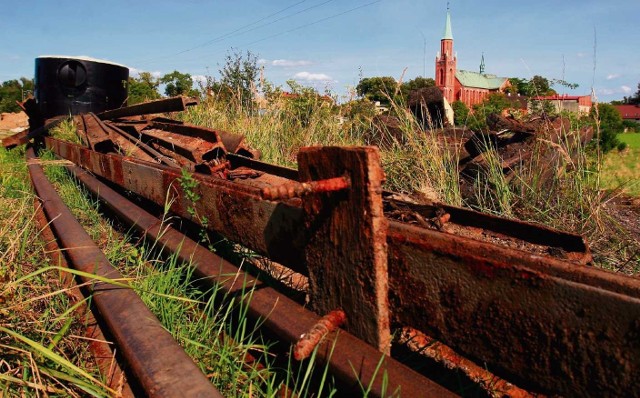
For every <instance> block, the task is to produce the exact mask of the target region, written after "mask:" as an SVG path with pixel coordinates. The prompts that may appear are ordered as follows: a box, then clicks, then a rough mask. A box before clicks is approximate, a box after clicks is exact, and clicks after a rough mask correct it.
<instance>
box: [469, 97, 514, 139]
mask: <svg viewBox="0 0 640 398" xmlns="http://www.w3.org/2000/svg"><path fill="white" fill-rule="evenodd" d="M509 106H511V103H510V102H509V100H508V99H507V97H506V96H505V95H504V94H502V93H493V94H489V96H487V98H485V99H484V101H483V102H481V103H479V104H475V105H474V106H473V113H472V116H473V117H469V120H468V121H467V123H466V124H467V126H468V127H469V128H470V129H471V130H486V129H487V116H489V115H490V114H492V113H497V114H501V113H502V111H503V110H505V109H507V108H509Z"/></svg>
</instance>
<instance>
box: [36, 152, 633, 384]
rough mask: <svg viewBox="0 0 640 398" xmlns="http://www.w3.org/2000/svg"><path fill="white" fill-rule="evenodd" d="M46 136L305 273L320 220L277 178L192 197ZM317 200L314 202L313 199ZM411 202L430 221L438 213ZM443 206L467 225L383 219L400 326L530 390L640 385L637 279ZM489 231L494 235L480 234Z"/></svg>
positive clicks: (163, 174) (575, 245)
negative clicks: (271, 194)
mask: <svg viewBox="0 0 640 398" xmlns="http://www.w3.org/2000/svg"><path fill="white" fill-rule="evenodd" d="M46 143H47V146H48V147H50V148H52V149H53V150H54V151H55V152H56V153H58V154H59V155H61V156H62V157H64V158H66V159H69V160H71V161H73V162H74V163H76V164H78V165H81V166H83V167H85V168H87V169H89V170H91V171H92V172H94V173H96V174H98V175H101V176H104V177H106V178H108V179H110V180H111V181H113V182H115V183H116V184H118V185H120V186H122V187H124V188H126V189H128V190H131V191H133V192H136V193H138V194H140V195H142V196H144V197H146V198H148V199H150V200H153V201H155V202H157V203H164V199H165V197H166V193H167V192H170V193H171V195H173V196H174V197H175V198H176V200H175V201H174V203H173V205H172V208H171V210H172V211H174V212H175V213H177V214H179V215H182V216H184V217H187V218H192V219H193V220H194V221H196V222H197V221H198V220H197V218H193V217H191V215H190V213H191V211H188V209H195V210H196V212H197V214H200V215H204V216H206V217H207V219H208V226H209V228H211V229H213V230H216V231H218V232H220V233H221V234H223V235H225V236H226V237H227V238H229V239H230V240H232V241H234V242H238V243H240V244H243V245H245V246H247V247H249V248H251V249H253V250H255V251H257V252H259V253H261V254H265V255H267V256H268V257H270V258H272V259H274V260H276V261H279V262H281V263H282V264H284V265H286V266H288V267H290V268H292V269H294V270H296V271H299V272H302V273H304V274H305V275H308V274H309V271H308V269H307V267H308V266H309V264H308V260H307V255H306V254H307V250H308V246H309V245H310V244H313V243H310V239H311V237H312V236H313V234H314V233H315V232H314V231H315V228H317V224H315V223H314V222H311V223H309V221H312V219H309V218H308V215H309V214H310V213H309V210H308V209H307V208H306V206H307V205H305V208H303V202H304V200H305V199H303V200H302V201H301V200H300V199H290V200H286V201H278V202H272V201H266V200H262V199H261V192H262V189H263V188H264V187H268V186H274V185H276V184H275V183H274V182H273V181H264V182H261V181H262V180H261V179H256V181H237V182H236V181H234V182H231V181H227V180H224V179H220V178H211V177H206V176H200V175H197V174H194V176H193V178H194V180H196V181H197V182H198V185H197V186H196V187H194V188H193V190H194V192H195V193H196V194H197V195H198V196H200V197H201V198H204V200H201V201H198V202H196V203H191V202H190V201H189V200H187V199H186V197H185V192H184V191H183V189H182V187H181V186H180V177H181V175H180V172H179V171H178V170H175V169H171V168H167V167H162V166H157V165H152V164H148V163H145V162H142V161H136V160H133V159H123V158H121V157H118V156H111V155H102V154H98V153H95V152H93V151H89V150H87V149H84V148H81V147H79V146H74V145H70V144H67V143H63V142H60V141H56V140H52V139H47V141H46ZM343 172H344V170H341V171H340V173H343ZM305 173H307V174H306V177H305V176H304V175H303V176H302V178H301V179H302V180H305V179H306V180H307V181H309V177H310V176H312V174H313V173H311V174H309V172H308V171H306V172H305ZM314 173H315V172H314ZM299 174H300V173H299ZM338 176H339V174H338V175H324V176H322V178H331V177H338ZM351 177H352V180H353V176H351ZM313 179H320V175H316V177H315V178H313ZM280 181H281V182H282V180H280ZM285 181H286V180H285ZM336 195H338V196H337V197H336V198H337V199H335V200H334V201H331V200H330V201H329V202H327V203H324V204H321V206H320V213H319V214H325V215H328V214H330V212H331V211H333V210H332V206H334V205H333V204H332V203H340V202H341V201H343V200H350V199H348V198H349V197H350V196H349V195H352V193H351V190H348V191H347V193H344V194H336ZM310 200H311V202H310V203H309V205H310V206H312V207H313V206H314V204H313V202H314V201H315V199H314V196H312V197H311V198H310ZM407 207H408V208H410V210H411V211H413V212H416V213H421V214H423V218H425V217H426V216H427V215H429V214H427V213H428V212H430V211H431V210H433V209H431V210H429V209H427V208H424V207H422V208H421V207H415V206H412V205H409V204H407ZM322 209H324V210H322ZM444 211H445V212H447V214H449V218H448V220H450V221H449V222H448V223H451V224H455V225H453V226H454V227H456V228H463V229H464V231H457V230H456V229H455V228H454V229H453V230H448V229H447V228H448V226H445V227H444V228H442V230H439V228H427V227H424V226H418V224H416V225H409V224H407V223H404V222H398V221H395V220H393V219H388V221H387V222H388V230H387V232H386V243H387V244H388V245H389V253H388V272H386V273H385V275H384V276H381V278H388V284H389V290H388V297H389V310H388V311H389V319H390V320H391V324H392V325H393V326H395V327H405V326H411V327H415V328H416V329H418V330H423V331H425V332H427V333H428V334H429V335H431V336H433V337H435V338H437V339H440V340H442V341H443V342H444V343H446V344H448V345H449V346H451V347H452V348H454V349H456V350H457V351H458V352H460V353H462V354H465V355H467V356H469V357H470V358H471V359H474V360H476V361H478V362H480V363H487V365H488V367H489V369H490V370H492V371H495V372H496V373H497V374H499V375H501V376H503V377H505V378H507V379H508V380H512V381H515V382H517V383H519V384H521V385H523V386H526V387H527V388H531V389H534V390H538V391H543V392H550V393H561V394H573V393H576V392H578V393H580V394H585V395H588V394H590V393H591V394H593V393H594V392H598V393H605V394H606V393H615V392H616V391H620V390H621V389H624V388H630V387H632V388H635V389H640V377H638V375H639V374H640V371H639V369H640V363H639V362H638V361H637V359H636V358H639V357H640V339H638V338H636V337H634V336H638V335H640V323H639V322H640V321H638V320H639V319H640V282H639V281H638V279H637V278H630V277H627V276H624V275H618V274H613V273H610V272H607V271H603V270H599V269H594V268H591V267H588V266H587V267H586V266H584V265H583V264H585V263H587V262H588V261H589V254H588V250H587V248H586V245H585V244H584V241H582V239H581V238H579V237H576V236H575V235H569V234H562V233H559V232H557V231H553V230H549V229H546V228H540V227H536V226H533V225H531V224H526V223H521V222H516V221H509V220H501V219H496V218H491V217H489V216H481V215H478V213H475V212H470V211H468V210H461V209H457V208H451V207H445V208H444ZM305 220H306V221H305ZM483 227H484V229H482V228H483ZM476 230H479V231H480V233H478V234H477V235H478V238H474V236H475V235H474V233H476V232H477V231H476ZM483 231H484V232H488V233H491V234H492V236H493V237H494V238H495V241H482V240H481V239H480V238H479V237H480V235H484V232H483ZM463 232H464V233H463ZM471 232H473V233H471ZM505 241H506V243H504V242H505ZM311 242H316V241H311ZM521 243H522V244H524V243H527V244H529V245H538V246H539V245H541V244H544V245H546V247H545V248H544V250H542V251H540V252H536V253H529V252H526V251H523V250H519V249H518V248H519V244H521ZM556 252H559V253H560V255H554V253H556ZM319 253H322V250H320V252H319ZM356 269H357V268H356ZM357 272H360V271H357ZM363 272H368V271H366V269H363ZM313 283H317V282H314V281H313V280H312V285H313ZM374 284H375V282H374ZM316 286H317V285H316ZM312 291H313V286H312ZM366 294H369V293H366ZM366 294H365V296H366ZM312 299H314V300H317V299H318V297H314V296H312ZM346 306H349V307H350V306H353V307H351V308H346V309H345V312H346V313H347V317H348V319H351V318H352V316H353V315H352V314H353V313H357V312H358V311H359V310H358V308H359V307H358V306H357V305H355V304H354V303H350V304H346ZM350 312H351V313H350ZM375 316H377V315H375ZM381 316H383V317H384V314H381ZM383 323H384V322H383ZM348 327H351V325H348ZM471 329H473V330H475V332H474V333H469V330H471ZM350 330H351V329H350ZM383 340H384V338H383ZM370 342H371V341H370Z"/></svg>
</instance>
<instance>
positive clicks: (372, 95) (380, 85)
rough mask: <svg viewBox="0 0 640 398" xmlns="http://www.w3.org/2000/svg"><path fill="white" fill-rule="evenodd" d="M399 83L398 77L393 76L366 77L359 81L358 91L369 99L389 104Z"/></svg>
mask: <svg viewBox="0 0 640 398" xmlns="http://www.w3.org/2000/svg"><path fill="white" fill-rule="evenodd" d="M397 85H398V84H397V83H396V79H394V78H393V77H391V76H382V77H365V78H364V79H361V80H360V82H358V85H357V86H356V91H357V92H358V95H360V96H363V97H364V98H366V99H368V100H369V101H373V102H376V101H379V102H380V104H382V105H386V106H389V105H391V101H390V99H392V98H393V97H394V96H395V91H396V87H397Z"/></svg>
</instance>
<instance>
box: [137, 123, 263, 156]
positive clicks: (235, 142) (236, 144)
mask: <svg viewBox="0 0 640 398" xmlns="http://www.w3.org/2000/svg"><path fill="white" fill-rule="evenodd" d="M150 127H151V128H154V129H160V130H165V131H171V132H173V133H178V134H182V135H185V136H188V137H194V138H201V139H203V140H207V141H211V142H220V141H222V143H223V145H224V148H225V149H226V151H227V152H229V153H235V154H238V155H242V156H245V157H248V158H252V159H258V158H259V157H260V153H259V152H258V151H256V150H254V149H252V148H250V147H249V145H248V144H247V142H246V140H245V138H244V135H241V134H233V133H229V132H227V131H223V130H217V129H210V128H206V127H202V126H195V125H193V124H187V123H167V122H162V121H159V120H153V121H151V123H150Z"/></svg>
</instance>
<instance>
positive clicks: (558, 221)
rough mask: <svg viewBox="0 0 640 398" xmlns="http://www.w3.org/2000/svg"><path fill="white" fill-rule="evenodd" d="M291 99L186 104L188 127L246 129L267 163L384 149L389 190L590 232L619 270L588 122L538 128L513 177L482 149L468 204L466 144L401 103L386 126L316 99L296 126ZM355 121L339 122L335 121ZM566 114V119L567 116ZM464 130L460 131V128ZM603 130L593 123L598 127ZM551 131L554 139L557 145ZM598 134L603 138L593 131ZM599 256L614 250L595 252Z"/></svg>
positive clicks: (608, 263)
mask: <svg viewBox="0 0 640 398" xmlns="http://www.w3.org/2000/svg"><path fill="white" fill-rule="evenodd" d="M295 106H296V103H295V100H294V102H292V100H283V99H280V100H277V101H275V102H272V104H271V105H270V107H269V108H268V109H266V110H265V111H264V112H262V113H260V114H258V113H253V112H248V111H243V110H242V109H239V108H238V107H234V108H233V109H232V110H231V109H229V108H228V107H227V106H226V105H225V102H222V101H216V100H215V99H214V98H209V99H207V100H206V101H204V102H203V103H202V104H200V105H199V106H197V107H193V108H190V109H189V111H187V112H186V113H185V114H184V115H183V118H184V120H185V121H188V122H191V123H194V124H200V125H204V126H209V127H213V128H219V129H223V130H228V131H231V132H236V133H242V134H245V135H246V137H247V141H248V143H249V144H250V145H252V146H253V147H254V148H256V149H259V150H260V151H262V154H263V159H264V160H265V161H267V162H272V163H276V164H281V165H285V166H295V165H296V162H295V157H296V153H297V151H298V150H299V148H300V147H302V146H306V145H367V144H372V145H379V146H380V149H381V158H382V163H383V168H384V170H385V174H386V177H387V180H386V182H385V188H386V189H388V190H392V191H397V192H403V193H408V194H411V195H414V196H417V197H419V198H420V197H421V198H423V199H425V198H426V199H430V200H437V201H442V202H446V203H449V204H453V205H465V204H466V205H472V207H473V208H475V209H476V210H479V211H483V212H490V213H493V214H497V215H501V216H505V217H511V218H518V219H522V220H526V221H531V222H537V223H541V224H544V225H547V226H550V227H554V228H559V229H561V230H564V231H569V232H573V233H578V234H583V235H586V236H587V238H588V240H590V241H591V242H595V244H594V248H595V252H596V256H595V257H596V260H597V263H598V264H599V265H601V266H603V267H606V268H616V265H615V264H617V263H620V262H624V261H626V259H623V258H619V257H617V256H616V255H615V253H609V252H610V251H619V250H618V248H619V247H622V246H625V245H629V244H632V243H630V242H629V241H628V240H623V241H624V242H623V241H620V242H619V244H618V245H613V246H611V247H615V248H616V249H609V248H608V246H607V245H605V244H603V242H602V241H603V240H607V239H610V238H611V237H612V235H615V233H614V232H613V231H612V230H611V228H610V225H608V221H607V220H606V215H605V214H603V212H602V203H603V194H602V192H601V191H600V174H599V170H600V159H601V155H600V154H599V150H598V148H596V149H595V150H594V149H590V148H589V147H588V146H587V145H585V144H583V143H582V142H581V141H580V139H579V138H578V133H579V130H580V129H581V128H582V127H584V126H585V125H586V124H588V123H589V121H587V120H584V119H579V118H576V117H569V118H568V120H569V121H570V122H569V123H565V124H564V125H563V126H562V128H561V129H560V131H558V132H554V131H551V130H550V131H547V132H542V133H540V134H538V135H537V136H536V139H535V142H534V143H533V145H531V146H530V147H528V148H527V151H530V152H531V156H529V157H528V158H527V157H525V158H524V159H523V161H522V162H521V163H520V164H519V165H517V167H515V168H514V170H513V171H511V172H510V173H509V174H508V175H505V173H504V170H503V165H502V159H501V158H500V156H499V155H498V153H497V152H495V151H494V150H489V151H487V152H485V154H484V157H485V166H486V167H485V169H484V170H482V176H481V177H480V178H478V179H476V181H475V184H476V185H475V187H474V191H475V198H474V200H472V201H471V202H466V203H464V201H463V198H462V195H461V192H460V177H459V170H458V162H459V153H460V148H459V147H456V146H455V145H452V144H451V143H450V142H448V141H447V139H446V138H443V136H442V134H441V132H440V131H439V130H437V129H436V128H435V127H438V126H433V127H432V126H431V125H430V123H424V122H421V121H419V120H417V119H416V117H415V116H414V115H413V114H412V113H411V112H409V111H408V110H407V108H406V106H404V104H402V103H399V102H394V101H392V102H391V106H390V113H391V114H392V115H393V116H395V125H394V126H391V127H388V126H386V125H384V124H383V123H380V120H379V119H378V118H377V117H375V116H371V115H366V114H360V115H355V116H354V115H353V114H350V115H349V114H348V110H347V108H346V107H344V106H341V107H339V106H334V107H331V106H330V105H328V104H327V103H326V102H322V101H317V102H315V103H312V104H311V106H310V108H309V109H308V111H307V113H306V115H307V119H308V120H309V122H308V123H300V122H299V121H298V120H297V119H296V117H294V116H292V115H294V113H293V112H292V111H291V109H292V108H295ZM340 116H349V120H348V121H347V122H345V123H342V124H339V123H338V122H337V117H340ZM565 116H566V115H565ZM458 127H464V126H458ZM596 128H597V126H596ZM553 135H557V137H555V139H554V140H552V139H551V137H552V136H553ZM596 136H597V134H596ZM599 251H604V252H608V253H607V254H606V255H602V256H600V255H599V253H598V252H599Z"/></svg>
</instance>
